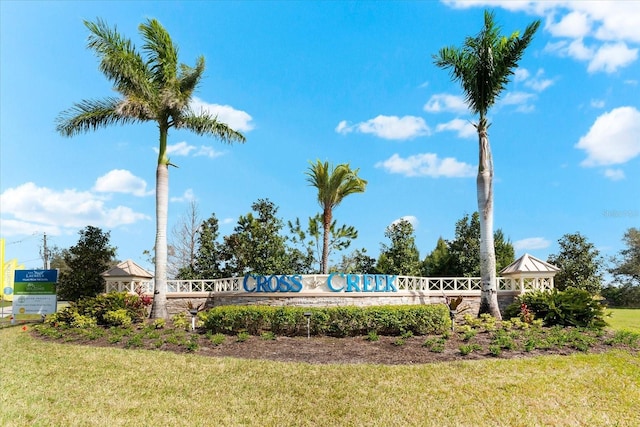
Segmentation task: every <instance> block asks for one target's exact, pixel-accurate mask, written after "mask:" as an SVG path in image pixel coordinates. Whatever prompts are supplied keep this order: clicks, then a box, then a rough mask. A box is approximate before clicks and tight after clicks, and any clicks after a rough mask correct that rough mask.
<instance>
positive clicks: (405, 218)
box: [390, 215, 419, 230]
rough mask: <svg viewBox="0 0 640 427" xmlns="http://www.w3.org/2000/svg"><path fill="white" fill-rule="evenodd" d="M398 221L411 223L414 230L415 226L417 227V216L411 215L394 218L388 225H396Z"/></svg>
mask: <svg viewBox="0 0 640 427" xmlns="http://www.w3.org/2000/svg"><path fill="white" fill-rule="evenodd" d="M400 221H407V222H408V223H409V224H411V225H412V226H413V229H414V230H415V229H416V228H418V224H419V221H418V218H417V217H415V216H413V215H405V216H403V217H400V218H398V219H396V220H395V221H393V222H392V223H391V224H390V225H396V224H399V223H400Z"/></svg>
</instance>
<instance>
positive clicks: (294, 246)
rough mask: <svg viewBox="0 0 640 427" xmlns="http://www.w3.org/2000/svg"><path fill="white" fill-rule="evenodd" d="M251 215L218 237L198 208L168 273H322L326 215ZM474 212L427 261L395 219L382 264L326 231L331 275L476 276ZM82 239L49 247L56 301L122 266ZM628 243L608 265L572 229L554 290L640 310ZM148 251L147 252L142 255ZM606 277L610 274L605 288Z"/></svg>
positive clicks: (95, 242)
mask: <svg viewBox="0 0 640 427" xmlns="http://www.w3.org/2000/svg"><path fill="white" fill-rule="evenodd" d="M251 208H252V211H251V212H249V213H247V214H246V215H241V216H240V217H239V218H238V221H237V224H236V225H235V227H234V229H233V232H232V233H231V234H229V235H228V236H221V235H220V232H219V228H218V226H219V223H218V219H217V218H216V216H215V214H211V216H210V217H209V218H207V219H206V220H201V219H200V217H199V213H198V205H197V203H195V202H192V203H191V205H190V207H189V209H188V211H187V212H186V213H185V215H183V217H182V218H180V219H179V220H178V222H177V223H176V224H175V226H174V227H173V229H172V233H171V234H172V236H171V237H172V238H171V244H170V245H169V251H168V252H169V268H168V271H169V273H170V277H172V278H175V279H215V278H222V277H233V276H242V275H244V274H247V273H256V274H293V273H297V274H315V273H320V272H321V271H322V270H321V259H322V256H323V255H322V252H323V250H322V245H321V240H322V237H321V236H322V233H321V232H320V231H319V230H320V228H321V220H320V215H319V214H318V215H316V216H314V217H310V218H309V219H308V223H307V228H306V229H303V228H302V227H301V225H300V221H299V220H298V219H296V220H295V221H287V222H285V221H284V220H283V219H282V218H280V217H278V215H277V212H278V207H277V206H276V205H275V204H274V203H273V202H271V201H270V200H269V199H259V200H258V201H256V202H255V203H253V204H252V206H251ZM478 221H479V219H478V214H477V212H474V213H473V214H471V215H468V214H465V215H464V216H463V217H462V218H461V219H459V220H458V221H457V222H456V224H455V232H454V237H453V238H452V239H450V240H445V239H444V238H442V237H440V238H439V239H438V241H437V243H436V246H435V248H434V249H433V250H432V251H431V252H429V253H428V254H427V255H426V256H425V257H424V258H421V257H420V252H419V250H418V248H417V246H416V243H415V233H414V231H415V230H414V228H413V225H412V224H411V223H410V222H409V221H406V220H399V221H397V222H395V223H393V224H391V225H389V226H388V227H387V229H386V230H385V233H384V235H385V237H386V238H387V241H386V242H383V243H381V244H380V254H379V256H378V258H377V259H376V258H373V257H371V256H369V255H368V253H367V250H366V249H365V248H359V249H354V250H352V251H351V252H349V253H344V252H345V250H346V249H348V248H349V247H350V246H351V243H352V242H353V240H354V239H356V238H357V235H358V232H357V230H356V229H355V228H354V227H353V226H346V225H342V226H340V227H338V226H337V225H336V222H335V220H334V221H333V222H332V224H331V226H330V232H329V236H330V237H329V255H330V254H331V253H336V254H337V253H340V258H339V259H338V260H337V261H336V262H334V263H332V264H331V265H330V266H329V270H328V271H330V272H332V271H340V272H344V273H356V274H394V275H406V276H424V277H478V271H479V269H480V261H479V256H478V252H479V246H480V231H479V224H478ZM79 236H80V238H79V240H78V243H77V244H76V245H74V246H72V247H70V248H66V249H60V248H58V247H53V248H52V250H51V267H52V268H58V269H60V276H59V280H58V297H59V298H60V299H63V300H71V301H75V300H77V299H78V298H81V297H84V296H95V295H98V294H100V293H102V292H104V289H105V288H104V286H105V282H104V279H103V277H102V275H101V274H102V273H103V272H105V271H107V270H108V269H110V268H111V267H113V266H115V265H116V264H117V263H118V262H119V261H118V258H117V256H116V253H117V248H116V247H114V246H112V245H111V243H110V232H104V231H103V230H101V229H100V228H98V227H93V226H87V227H85V228H84V229H82V230H80V231H79ZM494 240H495V242H496V247H495V251H496V259H497V263H496V265H497V272H496V273H499V271H500V270H502V269H503V268H504V267H506V266H507V265H509V264H510V263H511V262H513V261H514V248H513V245H512V244H511V242H510V241H509V240H508V239H505V237H504V233H503V232H502V230H500V229H498V230H496V232H495V236H494ZM622 240H623V242H624V244H625V247H624V248H623V249H622V250H621V251H620V252H619V253H618V254H617V255H616V256H614V257H611V258H609V259H606V258H605V257H603V256H601V255H600V252H599V251H598V250H597V248H596V247H595V245H594V244H593V243H591V242H589V240H588V239H587V238H586V237H585V236H583V235H582V234H580V233H568V234H565V235H563V236H562V237H561V238H560V239H559V240H558V245H559V251H558V253H555V254H550V255H549V256H548V258H547V261H548V262H550V263H552V264H554V265H556V266H557V267H559V268H560V271H559V272H558V274H557V275H556V276H555V287H556V288H557V289H559V290H565V289H567V288H570V287H573V288H578V289H584V290H587V291H589V292H590V293H591V294H592V295H601V296H602V297H604V298H605V299H606V300H607V302H608V303H609V304H610V305H611V306H622V307H640V229H638V228H633V227H632V228H629V229H628V230H627V231H626V232H625V233H624V236H623V239H622ZM146 252H147V253H148V254H150V253H151V252H150V251H146ZM605 273H609V274H610V275H611V277H610V280H608V281H607V283H605Z"/></svg>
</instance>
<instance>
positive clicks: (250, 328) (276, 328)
mask: <svg viewBox="0 0 640 427" xmlns="http://www.w3.org/2000/svg"><path fill="white" fill-rule="evenodd" d="M305 312H310V313H311V317H310V319H309V325H310V332H311V333H312V334H313V335H329V336H336V337H345V336H364V335H367V334H369V333H370V332H372V331H374V332H376V333H377V334H380V335H392V336H399V335H402V334H406V333H412V334H414V335H426V334H440V333H442V332H444V331H445V330H447V328H449V327H450V320H449V312H448V310H447V308H446V307H445V306H444V305H409V306H379V307H355V306H345V307H324V308H304V307H271V306H222V307H216V308H213V309H210V310H208V311H206V312H203V313H201V317H202V320H203V325H204V328H205V329H206V330H208V331H210V332H212V333H225V334H229V335H232V334H237V333H238V332H240V331H247V332H248V333H250V334H252V335H260V334H262V333H263V332H267V331H268V332H272V333H274V334H276V335H285V336H293V335H306V333H307V319H306V317H305V316H304V313H305Z"/></svg>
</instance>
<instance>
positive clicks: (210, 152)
mask: <svg viewBox="0 0 640 427" xmlns="http://www.w3.org/2000/svg"><path fill="white" fill-rule="evenodd" d="M223 154H224V152H222V151H216V150H214V149H213V147H209V146H208V145H201V146H200V148H198V151H196V152H195V153H194V156H196V157H199V156H205V157H209V158H211V159H214V158H216V157H220V156H222V155H223Z"/></svg>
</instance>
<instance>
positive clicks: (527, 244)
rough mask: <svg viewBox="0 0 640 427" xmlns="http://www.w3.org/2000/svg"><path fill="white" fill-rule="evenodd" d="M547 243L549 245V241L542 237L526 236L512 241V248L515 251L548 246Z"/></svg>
mask: <svg viewBox="0 0 640 427" xmlns="http://www.w3.org/2000/svg"><path fill="white" fill-rule="evenodd" d="M549 245H551V242H550V241H549V240H547V239H545V238H544V237H528V238H526V239H521V240H518V241H515V242H513V248H514V249H515V250H516V252H520V251H527V250H535V249H545V248H548V247H549Z"/></svg>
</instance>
